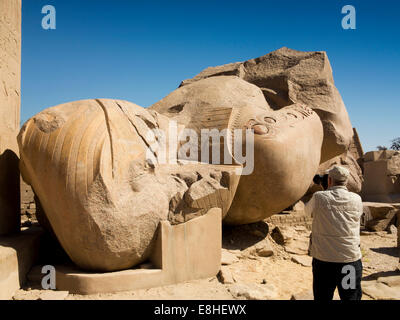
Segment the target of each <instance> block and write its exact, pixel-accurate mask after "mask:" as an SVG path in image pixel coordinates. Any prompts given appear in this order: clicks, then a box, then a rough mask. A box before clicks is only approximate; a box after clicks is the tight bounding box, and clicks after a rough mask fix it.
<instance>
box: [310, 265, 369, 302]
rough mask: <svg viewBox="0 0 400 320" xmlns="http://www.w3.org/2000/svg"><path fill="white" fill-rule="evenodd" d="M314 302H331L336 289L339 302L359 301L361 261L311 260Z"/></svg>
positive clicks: (360, 294)
mask: <svg viewBox="0 0 400 320" xmlns="http://www.w3.org/2000/svg"><path fill="white" fill-rule="evenodd" d="M312 270H313V291H314V300H320V301H321V300H325V301H326V300H332V299H333V295H334V293H335V289H336V287H337V288H338V291H339V296H340V299H341V300H361V297H362V290H361V278H362V270H363V266H362V262H361V260H358V261H355V262H350V263H334V262H325V261H321V260H318V259H315V258H314V259H313V262H312Z"/></svg>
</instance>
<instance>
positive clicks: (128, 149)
mask: <svg viewBox="0 0 400 320" xmlns="http://www.w3.org/2000/svg"><path fill="white" fill-rule="evenodd" d="M153 128H158V129H160V130H164V131H165V132H166V133H167V134H168V133H169V120H168V118H166V117H164V116H162V115H159V114H157V113H155V112H151V111H148V110H146V109H143V108H141V107H139V106H137V105H134V104H132V103H129V102H125V101H117V100H86V101H78V102H72V103H69V104H65V105H60V106H57V107H53V108H50V109H47V110H45V111H43V112H41V113H39V114H38V115H37V116H35V117H33V118H32V119H30V120H29V121H28V122H27V123H26V124H25V125H24V126H23V128H22V130H21V132H20V134H19V136H18V142H19V146H20V152H21V162H20V167H21V173H22V176H23V178H24V180H25V181H26V182H27V183H29V184H30V185H31V186H32V188H33V190H34V191H35V193H36V195H37V197H38V198H39V199H40V204H41V207H42V208H43V214H42V215H39V212H41V210H38V212H37V213H38V219H39V221H40V222H41V224H43V225H44V226H47V228H49V229H52V230H50V231H54V234H55V235H56V236H57V238H58V240H59V242H60V244H61V245H62V246H63V248H64V249H65V251H66V252H67V254H68V255H69V256H70V257H71V259H72V260H73V261H74V262H75V263H76V264H77V265H78V266H79V267H81V268H83V269H88V270H96V271H112V270H120V269H126V268H130V267H132V266H134V265H137V264H140V263H141V262H144V261H145V260H146V259H147V258H148V257H149V255H150V253H151V251H152V248H153V246H154V242H155V236H154V235H155V232H156V230H157V228H158V225H159V222H160V221H163V220H167V219H169V220H170V221H171V223H179V222H180V223H183V222H186V221H188V220H190V219H192V218H194V217H197V216H201V215H202V214H204V213H206V212H207V211H208V210H209V209H211V208H214V207H220V208H222V211H223V214H226V212H227V210H228V209H229V207H230V204H231V201H232V198H233V196H234V194H235V190H236V186H237V184H238V181H239V176H238V175H237V173H236V168H238V166H212V165H204V164H203V165H202V164H195V165H191V164H187V165H182V164H178V163H177V155H176V153H177V152H176V151H175V152H172V153H171V154H170V155H168V158H171V159H172V158H173V157H175V163H177V164H164V163H163V162H162V161H161V160H162V159H161V156H162V154H161V152H157V150H153V149H152V148H149V146H150V145H151V144H152V141H151V133H152V129H153ZM38 145H40V146H41V147H40V148H38ZM149 150H151V151H153V152H154V154H153V157H150V158H149V157H148V154H147V152H150V151H149ZM167 150H168V148H167ZM149 159H152V161H154V162H155V163H150V162H149ZM187 172H198V174H197V175H196V176H197V179H200V181H201V179H205V180H206V181H211V180H210V179H213V181H214V180H215V181H214V182H213V186H214V188H213V189H212V191H215V192H211V191H210V190H208V191H207V193H206V194H201V197H200V196H199V195H200V193H198V192H197V193H196V192H193V193H192V196H194V195H195V196H196V197H198V198H196V199H192V200H198V201H193V202H190V203H187V202H185V200H187V199H191V198H190V197H189V196H186V195H185V193H186V192H187V191H190V190H191V187H193V186H194V185H195V184H196V182H194V183H193V184H192V185H190V186H188V184H187V182H185V180H183V179H181V178H179V175H180V174H183V175H185V173H187ZM213 177H214V178H213ZM222 177H224V179H222ZM218 179H219V181H218ZM187 181H188V180H187ZM188 183H189V182H188ZM221 183H223V186H218V184H221ZM189 184H190V183H189ZM175 215H182V217H183V219H182V221H179V219H175ZM46 221H47V222H46Z"/></svg>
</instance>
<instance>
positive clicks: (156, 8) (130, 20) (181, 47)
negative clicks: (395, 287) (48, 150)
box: [21, 0, 400, 151]
mask: <svg viewBox="0 0 400 320" xmlns="http://www.w3.org/2000/svg"><path fill="white" fill-rule="evenodd" d="M48 4H49V5H53V6H54V7H55V8H56V10H57V28H56V30H44V29H42V27H41V21H42V17H43V16H44V15H43V14H42V13H41V10H42V7H43V6H44V5H48ZM346 4H351V5H353V6H354V7H355V8H356V14H357V16H356V17H357V29H356V30H344V29H342V27H341V20H342V17H343V16H344V15H342V14H341V8H342V7H343V6H344V5H346ZM399 17H400V2H399V1H396V0H383V1H382V0H381V1H367V0H363V1H355V0H348V1H340V0H337V1H336V0H325V1H323V0H319V1H314V0H308V1H299V0H298V1H294V0H293V1H291V0H287V1H269V0H263V1H255V0H246V1H232V0H230V1H227V0H214V1H211V0H202V1H194V0H193V1H192V0H191V1H188V0H186V1H174V0H163V1H152V0H146V1H144V0H143V1H133V0H79V1H78V0H68V1H66V0H45V1H42V0H23V25H22V32H23V36H22V109H21V122H22V123H23V122H25V121H26V120H27V119H29V118H30V117H31V116H33V115H35V114H36V113H38V112H39V111H41V110H43V109H45V108H47V107H50V106H54V105H57V104H60V103H64V102H68V101H73V100H80V99H88V98H118V99H125V100H129V101H132V102H134V103H136V104H138V105H141V106H144V107H146V106H150V105H152V104H153V103H155V102H156V101H158V100H160V99H162V98H163V97H164V96H166V95H167V94H168V93H170V92H171V91H173V90H174V89H176V88H177V87H178V85H179V83H180V82H181V80H184V79H187V78H191V77H193V76H194V75H196V74H197V73H199V72H200V71H201V70H203V69H204V68H206V67H208V66H216V65H221V64H225V63H230V62H236V61H244V60H247V59H251V58H256V57H259V56H262V55H264V54H267V53H269V52H271V51H274V50H276V49H279V48H280V47H283V46H286V47H289V48H293V49H297V50H304V51H314V50H315V51H320V50H323V51H326V52H327V53H328V56H329V59H330V62H331V65H332V68H333V72H334V78H335V83H336V86H337V88H338V89H339V91H340V93H341V95H342V97H343V100H344V102H345V104H346V106H347V109H348V112H349V114H350V118H351V121H352V124H353V126H354V127H356V128H357V129H358V132H359V134H360V138H361V141H362V143H363V146H364V151H369V150H373V149H375V147H376V146H377V145H386V146H390V140H391V139H393V138H395V137H399V136H400V126H399V120H400V105H399V101H398V95H399V93H400V81H399V73H400V36H399V31H400V26H399V22H398V21H399Z"/></svg>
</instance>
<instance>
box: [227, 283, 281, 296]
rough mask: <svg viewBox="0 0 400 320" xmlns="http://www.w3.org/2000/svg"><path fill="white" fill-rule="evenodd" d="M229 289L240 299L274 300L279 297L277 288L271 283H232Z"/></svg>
mask: <svg viewBox="0 0 400 320" xmlns="http://www.w3.org/2000/svg"><path fill="white" fill-rule="evenodd" d="M228 290H229V292H230V293H231V294H232V295H233V296H234V297H236V298H239V299H246V300H274V299H277V298H278V293H277V291H276V288H275V287H274V286H273V285H271V284H255V283H248V284H244V283H240V284H234V285H231V286H230V287H229V288H228Z"/></svg>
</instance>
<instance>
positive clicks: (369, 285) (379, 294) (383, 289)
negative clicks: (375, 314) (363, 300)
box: [361, 281, 400, 300]
mask: <svg viewBox="0 0 400 320" xmlns="http://www.w3.org/2000/svg"><path fill="white" fill-rule="evenodd" d="M361 286H362V290H363V292H364V293H365V294H366V295H368V296H370V297H371V298H373V299H375V300H400V288H398V287H389V286H388V285H386V284H385V283H382V282H378V281H364V282H362V284H361Z"/></svg>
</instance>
